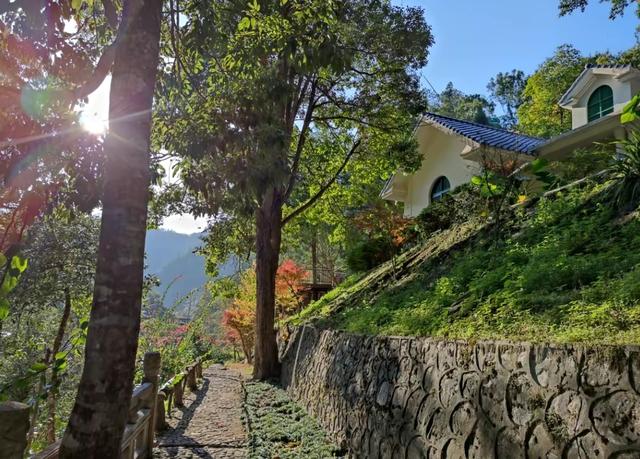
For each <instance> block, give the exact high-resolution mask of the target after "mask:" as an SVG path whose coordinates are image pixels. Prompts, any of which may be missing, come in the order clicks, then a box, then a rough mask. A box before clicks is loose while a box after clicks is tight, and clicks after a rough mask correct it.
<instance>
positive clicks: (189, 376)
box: [156, 358, 202, 432]
mask: <svg viewBox="0 0 640 459" xmlns="http://www.w3.org/2000/svg"><path fill="white" fill-rule="evenodd" d="M198 379H202V360H201V359H200V358H198V359H197V360H196V361H195V363H194V364H193V365H190V366H188V367H187V368H186V369H185V370H184V371H183V372H182V373H180V374H178V375H176V376H174V377H173V378H171V379H170V380H169V381H167V382H166V383H164V384H163V385H162V387H161V388H160V390H159V391H158V402H157V405H158V406H157V417H156V431H158V432H160V431H162V430H164V429H166V428H167V413H170V412H171V409H172V408H173V407H174V406H178V407H181V406H184V404H183V396H184V391H185V389H186V388H189V389H190V390H191V391H196V390H197V389H198Z"/></svg>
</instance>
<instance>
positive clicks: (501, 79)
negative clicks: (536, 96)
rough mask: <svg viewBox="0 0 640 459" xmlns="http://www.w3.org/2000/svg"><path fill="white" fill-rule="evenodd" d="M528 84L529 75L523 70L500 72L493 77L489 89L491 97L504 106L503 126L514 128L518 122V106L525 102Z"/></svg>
mask: <svg viewBox="0 0 640 459" xmlns="http://www.w3.org/2000/svg"><path fill="white" fill-rule="evenodd" d="M526 84H527V77H526V76H525V74H524V72H523V71H522V70H516V69H514V70H512V71H511V72H504V73H503V72H500V73H498V74H497V75H496V76H495V78H491V80H490V81H489V84H488V85H487V90H488V91H489V94H490V95H491V99H492V100H494V101H496V102H497V103H499V104H500V106H501V107H502V111H503V112H504V115H503V116H502V119H501V123H500V124H501V125H502V127H504V128H506V129H513V128H515V127H516V126H517V124H518V116H517V112H518V108H520V106H521V105H522V102H523V94H522V93H523V92H524V88H525V86H526Z"/></svg>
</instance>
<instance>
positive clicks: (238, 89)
mask: <svg viewBox="0 0 640 459" xmlns="http://www.w3.org/2000/svg"><path fill="white" fill-rule="evenodd" d="M184 17H185V19H186V23H185V24H184V26H183V27H182V28H181V29H180V30H177V31H176V33H178V34H180V35H181V42H182V45H183V46H184V47H185V48H184V49H185V50H188V51H187V52H185V53H184V54H183V56H182V60H183V62H182V63H179V62H178V63H176V64H175V65H174V68H167V69H166V71H165V72H164V73H163V76H162V84H161V85H160V89H161V91H162V96H163V97H161V98H159V100H160V102H159V104H158V110H157V111H156V114H155V117H156V120H155V121H156V122H155V124H154V126H155V136H154V138H155V143H156V145H157V146H158V148H160V147H163V148H166V149H167V150H169V151H172V152H175V153H176V154H177V155H179V156H180V157H181V163H180V165H179V171H180V174H181V175H182V179H183V183H184V184H185V186H186V188H187V190H188V191H189V193H188V195H187V196H186V198H185V196H184V190H172V192H171V199H170V200H169V201H172V202H173V203H174V204H175V203H179V204H176V205H178V206H180V207H182V208H183V210H191V211H193V212H195V213H196V214H208V215H212V216H215V217H216V218H215V223H216V225H214V226H220V227H221V228H222V229H221V230H220V231H218V230H214V231H213V232H212V236H211V237H210V238H209V239H208V245H209V246H210V247H208V248H207V250H208V251H209V255H210V257H209V258H210V259H211V260H212V264H213V261H214V260H215V261H220V260H222V259H224V258H226V254H227V253H229V251H236V252H239V251H240V250H243V252H244V253H242V254H243V255H245V254H246V253H247V252H248V251H250V250H251V248H252V245H253V242H252V239H253V236H254V234H255V231H256V230H255V222H253V221H252V220H253V218H254V217H255V211H256V209H257V208H258V207H259V206H261V205H262V203H263V202H264V200H265V199H266V197H267V196H271V195H270V194H269V193H271V192H273V196H274V197H275V200H276V202H277V205H278V206H281V207H282V212H283V214H284V218H285V220H286V221H287V223H292V222H293V219H292V218H293V217H291V216H292V215H297V213H296V214H294V212H296V210H298V209H300V210H298V212H299V213H301V212H303V211H304V212H305V213H311V212H313V211H314V208H316V209H317V210H316V215H318V216H319V217H318V219H322V220H323V221H327V220H333V221H336V222H337V223H341V217H340V216H339V215H338V212H337V211H336V209H337V208H345V207H352V206H357V205H358V204H361V203H362V202H363V201H365V200H366V198H369V197H370V196H371V192H372V190H374V189H377V190H379V188H380V186H381V183H382V181H383V180H384V179H385V178H386V177H387V176H388V175H389V174H391V173H392V171H394V170H396V169H397V168H398V167H402V168H406V169H412V168H413V169H414V168H416V167H417V166H418V165H419V163H420V158H419V155H418V154H417V149H416V145H415V141H414V140H413V139H411V135H410V134H411V129H412V128H413V124H414V122H415V120H414V116H415V115H417V114H418V113H420V112H421V111H422V110H423V109H424V108H425V95H424V94H423V93H422V91H421V89H420V84H419V76H418V73H417V72H418V69H420V68H421V67H422V66H423V65H424V64H425V63H426V58H427V48H428V46H429V45H430V44H431V42H432V37H431V33H430V29H429V27H428V25H427V24H426V23H425V22H424V18H423V15H422V11H421V10H419V9H416V8H402V7H397V6H394V5H392V4H391V2H389V1H383V2H378V1H371V0H359V1H357V2H326V1H298V0H296V1H291V0H290V1H288V2H286V3H282V4H280V2H271V3H269V2H267V3H261V4H260V8H255V7H252V6H251V4H249V5H248V4H247V2H245V1H238V0H227V1H225V2H222V3H216V4H215V5H214V4H211V5H205V6H202V5H199V4H198V3H197V2H193V3H189V2H187V6H186V7H185V11H184ZM202 23H206V24H208V27H207V30H208V31H211V33H210V34H208V35H204V34H203V32H202V27H201V25H202ZM194 80H196V81H197V83H198V84H197V85H195V84H192V81H194ZM296 120H297V121H296ZM176 133H178V134H179V135H176ZM354 140H355V142H354ZM174 191H175V193H174ZM320 196H322V198H323V199H318V197H320ZM323 201H324V203H323ZM327 202H328V203H327ZM338 204H339V205H338ZM313 218H316V217H315V216H314V217H313ZM218 234H222V235H223V237H216V236H217V235H218Z"/></svg>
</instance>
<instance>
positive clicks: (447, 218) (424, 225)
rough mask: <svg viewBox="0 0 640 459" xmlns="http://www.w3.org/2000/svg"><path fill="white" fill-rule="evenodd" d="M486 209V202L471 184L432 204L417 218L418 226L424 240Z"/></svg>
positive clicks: (462, 186) (460, 187)
mask: <svg viewBox="0 0 640 459" xmlns="http://www.w3.org/2000/svg"><path fill="white" fill-rule="evenodd" d="M484 208H485V200H484V199H482V197H481V196H480V193H479V192H478V190H477V189H476V188H475V187H473V186H471V185H470V184H465V185H461V186H459V187H458V188H456V189H455V190H454V191H453V192H452V193H449V194H446V195H444V196H443V197H442V199H440V200H438V201H435V202H432V203H431V204H430V205H429V206H428V207H426V208H425V209H423V210H422V212H420V214H418V216H417V217H416V226H417V227H418V232H419V233H420V234H421V236H422V238H428V237H429V236H430V235H431V234H433V233H435V232H437V231H442V230H445V229H448V228H451V226H452V225H454V224H456V223H462V222H465V221H467V220H469V219H470V218H472V217H474V216H476V215H478V214H479V213H480V212H481V210H482V209H484Z"/></svg>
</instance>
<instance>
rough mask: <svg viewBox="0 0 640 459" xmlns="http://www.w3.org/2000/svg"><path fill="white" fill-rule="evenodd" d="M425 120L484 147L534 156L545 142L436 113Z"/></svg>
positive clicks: (426, 116)
mask: <svg viewBox="0 0 640 459" xmlns="http://www.w3.org/2000/svg"><path fill="white" fill-rule="evenodd" d="M423 120H425V121H432V122H434V123H437V124H439V125H440V126H443V127H445V128H447V129H450V130H452V131H453V132H455V133H456V134H459V135H461V136H464V137H467V138H468V139H471V140H473V141H475V142H478V143H479V144H482V145H484V146H488V147H494V148H500V149H502V150H508V151H514V152H518V153H525V154H528V155H533V152H534V150H535V149H536V147H537V146H539V145H541V144H542V143H543V142H545V139H541V138H538V137H531V136H528V135H523V134H518V133H515V132H511V131H507V130H506V129H500V128H495V127H491V126H486V125H484V124H478V123H472V122H471V121H463V120H458V119H455V118H449V117H448V116H442V115H436V114H435V113H425V114H424V115H423Z"/></svg>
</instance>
